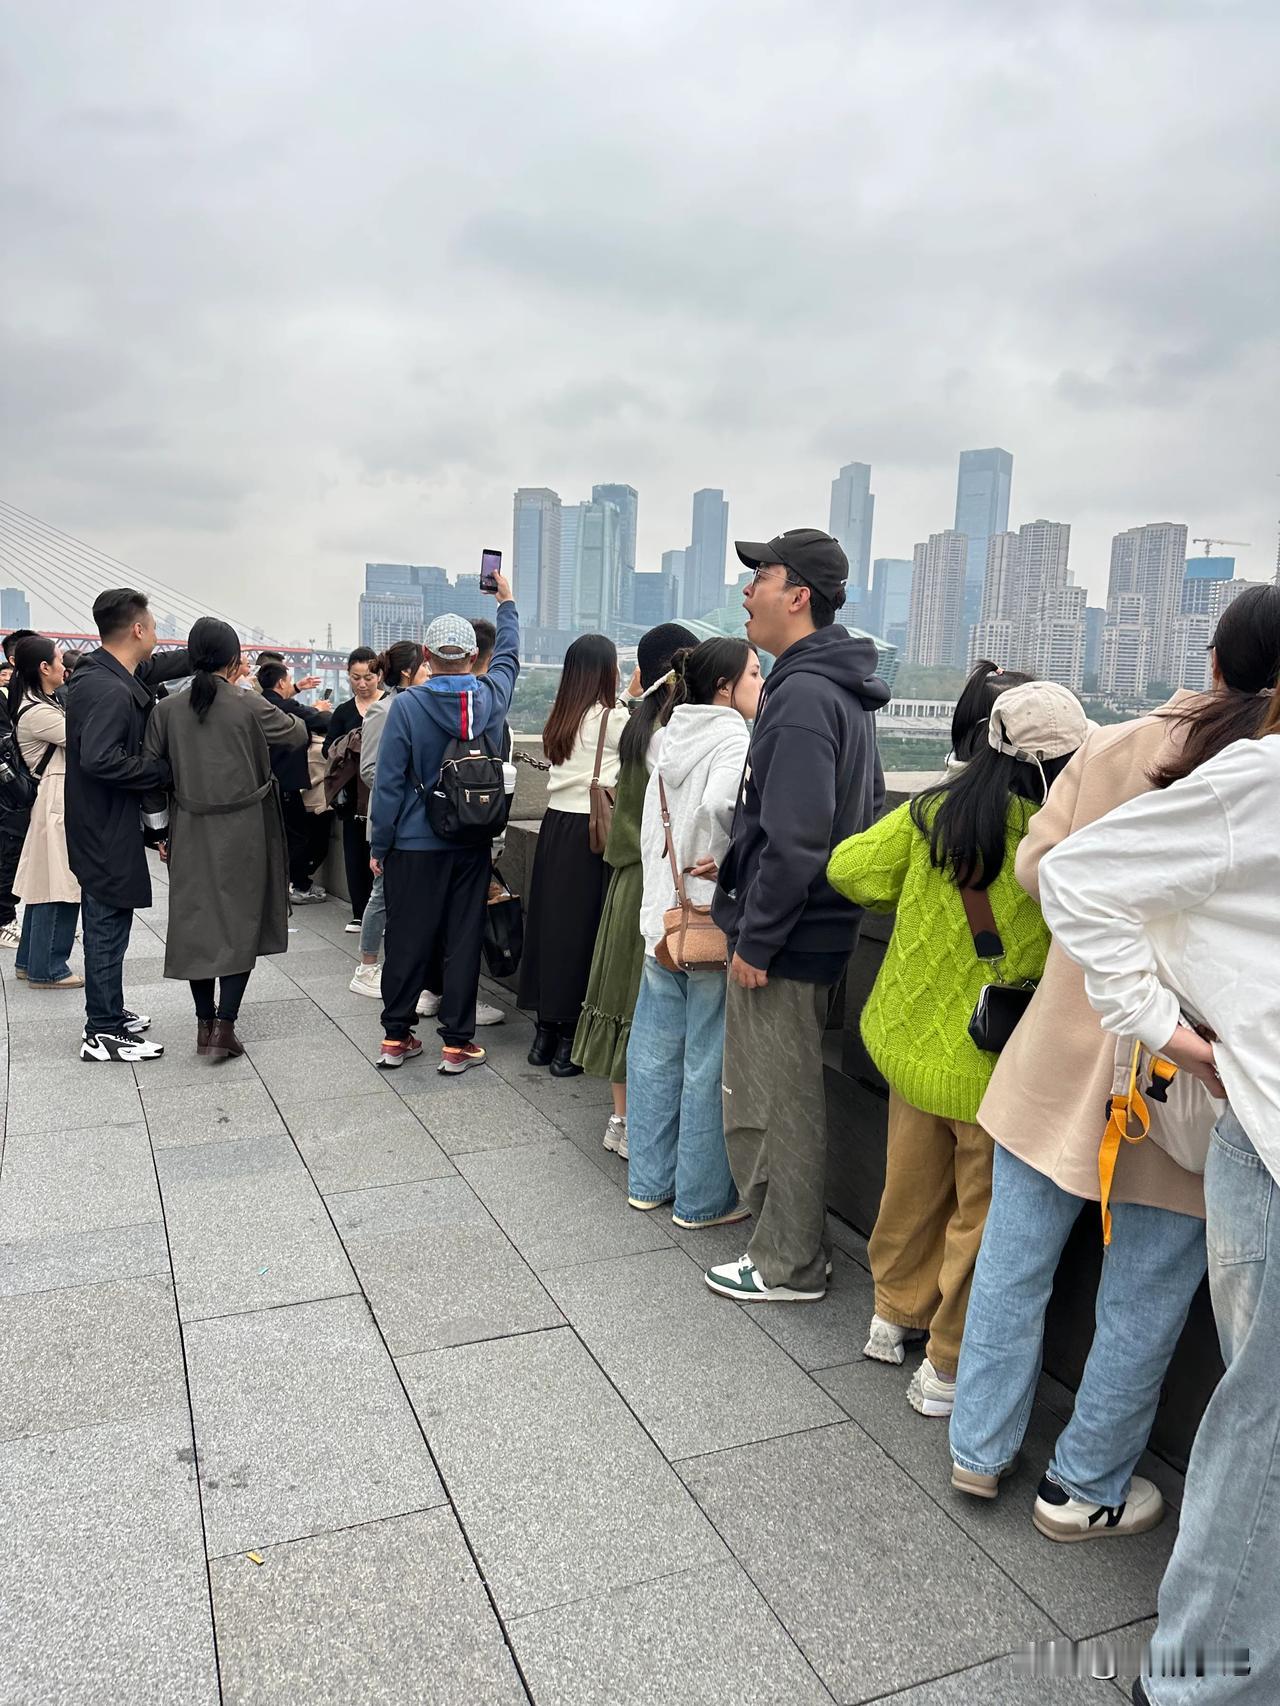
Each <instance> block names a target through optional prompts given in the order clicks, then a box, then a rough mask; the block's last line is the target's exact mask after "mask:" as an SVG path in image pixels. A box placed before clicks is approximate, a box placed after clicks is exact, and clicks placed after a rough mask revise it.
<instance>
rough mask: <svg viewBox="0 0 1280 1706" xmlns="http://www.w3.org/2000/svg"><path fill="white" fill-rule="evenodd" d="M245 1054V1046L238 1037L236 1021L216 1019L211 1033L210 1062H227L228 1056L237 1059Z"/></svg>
mask: <svg viewBox="0 0 1280 1706" xmlns="http://www.w3.org/2000/svg"><path fill="white" fill-rule="evenodd" d="M243 1053H244V1044H243V1043H242V1042H241V1041H240V1039H239V1037H238V1036H237V1035H236V1026H235V1020H234V1019H215V1020H214V1021H213V1029H212V1030H211V1031H210V1032H209V1048H208V1054H209V1058H210V1060H226V1059H227V1058H228V1056H230V1057H231V1058H232V1059H235V1058H236V1057H237V1056H239V1055H242V1054H243Z"/></svg>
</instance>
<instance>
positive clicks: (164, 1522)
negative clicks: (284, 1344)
mask: <svg viewBox="0 0 1280 1706" xmlns="http://www.w3.org/2000/svg"><path fill="white" fill-rule="evenodd" d="M0 1537H2V1538H0V1605H3V1606H4V1635H3V1646H4V1668H3V1678H2V1680H0V1696H2V1697H3V1699H4V1700H5V1701H6V1702H13V1703H14V1706H35V1703H36V1702H39V1703H40V1706H45V1703H46V1702H48V1703H55V1702H56V1706H105V1703H106V1702H113V1703H114V1702H117V1701H122V1702H123V1701H128V1702H129V1703H130V1706H217V1702H218V1679H217V1670H216V1665H215V1662H214V1652H213V1638H212V1629H211V1627H210V1621H209V1595H208V1582H207V1577H206V1574H205V1556H204V1546H203V1544H202V1541H201V1533H200V1510H199V1503H198V1499H197V1494H196V1486H195V1471H194V1469H193V1467H192V1451H191V1433H190V1424H189V1421H188V1418H187V1415H186V1411H185V1407H184V1408H183V1410H182V1412H181V1413H180V1414H175V1415H173V1416H148V1417H144V1418H141V1419H135V1420H133V1421H129V1422H113V1423H109V1424H107V1425H105V1426H102V1427H94V1428H75V1429H73V1430H71V1431H70V1432H67V1433H57V1434H41V1435H37V1436H35V1437H33V1438H29V1439H22V1440H14V1441H11V1442H9V1443H8V1444H5V1445H0Z"/></svg>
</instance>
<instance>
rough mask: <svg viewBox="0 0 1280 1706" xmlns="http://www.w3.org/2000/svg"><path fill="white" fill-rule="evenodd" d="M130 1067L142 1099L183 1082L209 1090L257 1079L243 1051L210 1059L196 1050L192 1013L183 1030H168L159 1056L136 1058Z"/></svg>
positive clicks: (179, 1086)
mask: <svg viewBox="0 0 1280 1706" xmlns="http://www.w3.org/2000/svg"><path fill="white" fill-rule="evenodd" d="M133 1071H134V1076H135V1078H136V1079H137V1082H138V1087H139V1088H140V1089H141V1091H142V1092H143V1100H144V1102H145V1101H146V1099H147V1097H148V1096H159V1095H162V1094H163V1093H164V1091H166V1090H176V1089H180V1088H183V1087H185V1086H187V1085H190V1086H192V1087H193V1088H194V1087H197V1086H198V1087H199V1088H201V1089H205V1090H210V1089H213V1088H214V1087H215V1086H217V1088H218V1089H225V1088H226V1087H227V1086H228V1085H230V1084H256V1083H257V1082H258V1075H257V1073H256V1072H255V1071H254V1070H253V1062H252V1061H251V1060H250V1059H249V1058H248V1056H247V1055H241V1056H240V1058H239V1059H238V1060H210V1059H209V1057H208V1056H207V1055H199V1054H197V1053H196V1020H195V1017H194V1015H193V1017H192V1020H191V1024H190V1027H189V1029H188V1030H187V1032H186V1033H185V1034H183V1033H181V1032H179V1033H178V1034H176V1035H175V1034H174V1032H173V1031H170V1033H169V1041H168V1044H167V1046H166V1048H165V1051H164V1053H163V1054H162V1055H161V1056H160V1059H159V1060H140V1061H138V1062H137V1064H136V1065H135V1066H134V1069H133Z"/></svg>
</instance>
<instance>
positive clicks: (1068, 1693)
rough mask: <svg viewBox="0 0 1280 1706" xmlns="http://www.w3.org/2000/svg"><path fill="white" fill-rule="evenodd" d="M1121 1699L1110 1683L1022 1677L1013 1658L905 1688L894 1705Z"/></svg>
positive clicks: (1109, 1702) (1042, 1704) (1045, 1704)
mask: <svg viewBox="0 0 1280 1706" xmlns="http://www.w3.org/2000/svg"><path fill="white" fill-rule="evenodd" d="M1124 1697H1125V1699H1126V1700H1127V1699H1128V1698H1129V1693H1128V1690H1127V1689H1126V1690H1125V1696H1124ZM1117 1698H1118V1697H1117V1695H1116V1692H1115V1690H1114V1689H1113V1688H1112V1686H1111V1684H1110V1683H1108V1682H1093V1681H1086V1680H1080V1681H1076V1680H1075V1679H1074V1678H1071V1679H1055V1678H1050V1677H1030V1676H1020V1675H1019V1674H1018V1673H1017V1671H1016V1669H1015V1668H1014V1663H1013V1659H1012V1658H1011V1657H1010V1658H1003V1659H993V1660H992V1661H990V1662H989V1663H987V1664H982V1665H974V1666H972V1667H971V1668H970V1669H968V1670H961V1671H956V1672H954V1673H953V1674H952V1675H950V1676H940V1677H938V1678H937V1680H936V1681H934V1682H925V1683H921V1684H920V1686H919V1687H917V1688H907V1689H904V1690H903V1692H902V1693H901V1694H895V1695H893V1697H892V1706H1117Z"/></svg>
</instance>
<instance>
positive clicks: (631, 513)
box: [591, 486, 640, 622]
mask: <svg viewBox="0 0 1280 1706" xmlns="http://www.w3.org/2000/svg"><path fill="white" fill-rule="evenodd" d="M591 501H592V503H606V504H612V505H613V506H614V508H615V509H616V510H617V512H618V525H619V532H618V609H617V619H618V621H620V622H632V621H634V620H635V618H634V617H633V615H632V593H631V583H632V581H633V579H634V578H635V572H636V522H637V519H638V516H639V511H640V496H639V493H638V492H637V491H636V489H635V487H634V486H592V488H591Z"/></svg>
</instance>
